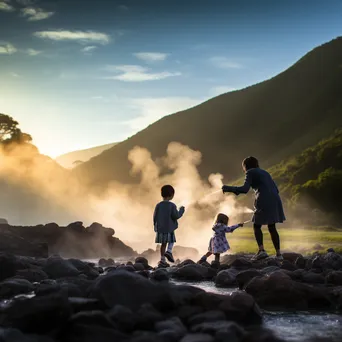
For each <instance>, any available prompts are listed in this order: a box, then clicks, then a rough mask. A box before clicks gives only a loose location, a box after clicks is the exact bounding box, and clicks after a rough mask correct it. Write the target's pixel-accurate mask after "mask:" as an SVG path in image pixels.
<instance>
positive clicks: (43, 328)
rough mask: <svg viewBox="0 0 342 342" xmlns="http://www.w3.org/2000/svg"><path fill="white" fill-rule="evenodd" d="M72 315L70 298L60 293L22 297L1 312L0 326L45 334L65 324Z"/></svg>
mask: <svg viewBox="0 0 342 342" xmlns="http://www.w3.org/2000/svg"><path fill="white" fill-rule="evenodd" d="M70 316H71V306H70V303H69V302H68V298H67V297H66V296H65V295H62V294H60V293H59V294H52V295H48V296H43V297H33V298H30V299H27V298H24V299H23V298H20V299H17V300H14V301H13V302H12V303H11V305H9V306H8V307H6V308H5V309H3V310H2V311H1V312H0V326H2V327H14V328H16V329H19V330H21V331H22V332H24V333H37V334H44V333H48V332H50V331H52V330H55V329H56V327H62V326H64V324H66V322H67V321H68V319H69V317H70Z"/></svg>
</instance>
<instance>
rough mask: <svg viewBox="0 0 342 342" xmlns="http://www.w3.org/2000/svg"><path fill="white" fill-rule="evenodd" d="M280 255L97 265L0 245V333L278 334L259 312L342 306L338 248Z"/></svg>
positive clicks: (191, 341) (132, 337) (190, 339)
mask: <svg viewBox="0 0 342 342" xmlns="http://www.w3.org/2000/svg"><path fill="white" fill-rule="evenodd" d="M284 257H285V260H284V261H283V262H279V261H277V260H275V259H273V258H268V259H265V260H263V261H258V262H251V261H250V259H249V257H248V256H236V255H235V256H234V255H229V256H226V257H225V258H223V260H222V264H221V265H220V266H219V267H218V266H217V265H213V266H212V265H210V264H207V263H204V264H202V265H199V264H196V263H195V262H194V261H192V260H185V261H183V262H180V263H178V264H177V265H175V266H173V267H169V268H165V269H158V268H157V269H154V268H152V267H151V266H150V265H149V262H148V260H147V259H146V258H144V257H141V256H140V257H137V258H134V259H131V261H129V262H127V263H115V261H114V260H113V259H102V260H100V263H99V265H98V264H95V263H89V262H84V261H81V260H79V259H63V258H61V257H60V256H57V255H56V256H50V257H49V258H34V257H19V256H15V255H13V254H8V253H3V254H1V255H0V300H1V307H0V326H1V330H0V336H1V338H2V339H3V340H4V341H24V342H25V341H28V342H31V341H41V342H48V341H49V342H52V341H104V342H106V341H161V342H162V341H183V342H202V341H203V342H205V341H237V342H238V341H242V342H249V341H250V342H252V341H260V342H261V341H265V342H266V341H285V340H286V339H281V337H277V336H275V335H274V334H273V333H272V332H271V331H269V330H267V329H265V327H264V325H263V324H262V323H263V321H265V318H266V320H267V318H268V317H269V316H267V315H266V316H265V314H264V311H263V310H265V309H267V310H273V311H277V310H278V311H282V312H284V311H286V312H289V313H290V312H294V311H297V312H298V311H302V310H305V311H310V310H319V311H320V312H322V311H324V312H332V311H334V312H338V311H341V310H342V282H341V275H342V256H341V255H339V254H337V253H334V252H333V251H331V252H329V253H326V254H324V255H318V254H317V255H314V256H311V257H303V256H301V255H298V254H295V253H285V254H284ZM195 281H196V282H197V283H196V284H197V286H190V285H189V284H188V285H181V284H179V283H180V282H188V283H189V282H195ZM202 281H210V282H211V283H212V284H215V286H216V287H217V288H218V289H224V288H228V289H229V288H236V287H238V288H239V290H236V291H230V293H228V294H219V293H213V292H208V291H205V290H203V289H201V288H199V287H198V283H199V282H202ZM173 282H178V285H176V284H174V283H173ZM292 340H293V339H292ZM301 340H303V339H301ZM313 340H314V339H311V340H310V341H313ZM327 341H333V339H328V340H327Z"/></svg>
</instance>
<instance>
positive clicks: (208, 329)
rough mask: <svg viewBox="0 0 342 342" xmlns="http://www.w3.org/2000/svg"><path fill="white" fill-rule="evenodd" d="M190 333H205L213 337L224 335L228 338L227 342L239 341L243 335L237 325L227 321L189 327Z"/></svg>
mask: <svg viewBox="0 0 342 342" xmlns="http://www.w3.org/2000/svg"><path fill="white" fill-rule="evenodd" d="M191 331H192V332H194V333H205V334H211V335H214V336H215V335H217V334H220V333H226V334H227V337H229V341H231V340H233V341H234V340H235V341H239V339H241V337H242V336H243V335H244V331H243V329H242V328H241V327H240V326H239V325H237V324H236V323H234V322H228V321H216V322H207V323H201V324H198V325H195V326H193V327H191Z"/></svg>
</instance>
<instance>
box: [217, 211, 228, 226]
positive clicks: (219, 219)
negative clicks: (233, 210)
mask: <svg viewBox="0 0 342 342" xmlns="http://www.w3.org/2000/svg"><path fill="white" fill-rule="evenodd" d="M228 221H229V217H228V216H227V215H225V214H222V213H220V214H218V215H217V219H216V223H222V224H225V225H227V224H228Z"/></svg>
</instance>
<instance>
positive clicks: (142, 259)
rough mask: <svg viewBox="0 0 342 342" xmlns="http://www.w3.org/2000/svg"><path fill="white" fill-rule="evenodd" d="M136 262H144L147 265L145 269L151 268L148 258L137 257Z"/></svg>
mask: <svg viewBox="0 0 342 342" xmlns="http://www.w3.org/2000/svg"><path fill="white" fill-rule="evenodd" d="M135 263H136V264H142V265H143V266H144V267H145V270H148V269H149V264H148V260H147V259H146V258H144V257H141V256H140V257H137V258H135Z"/></svg>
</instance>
